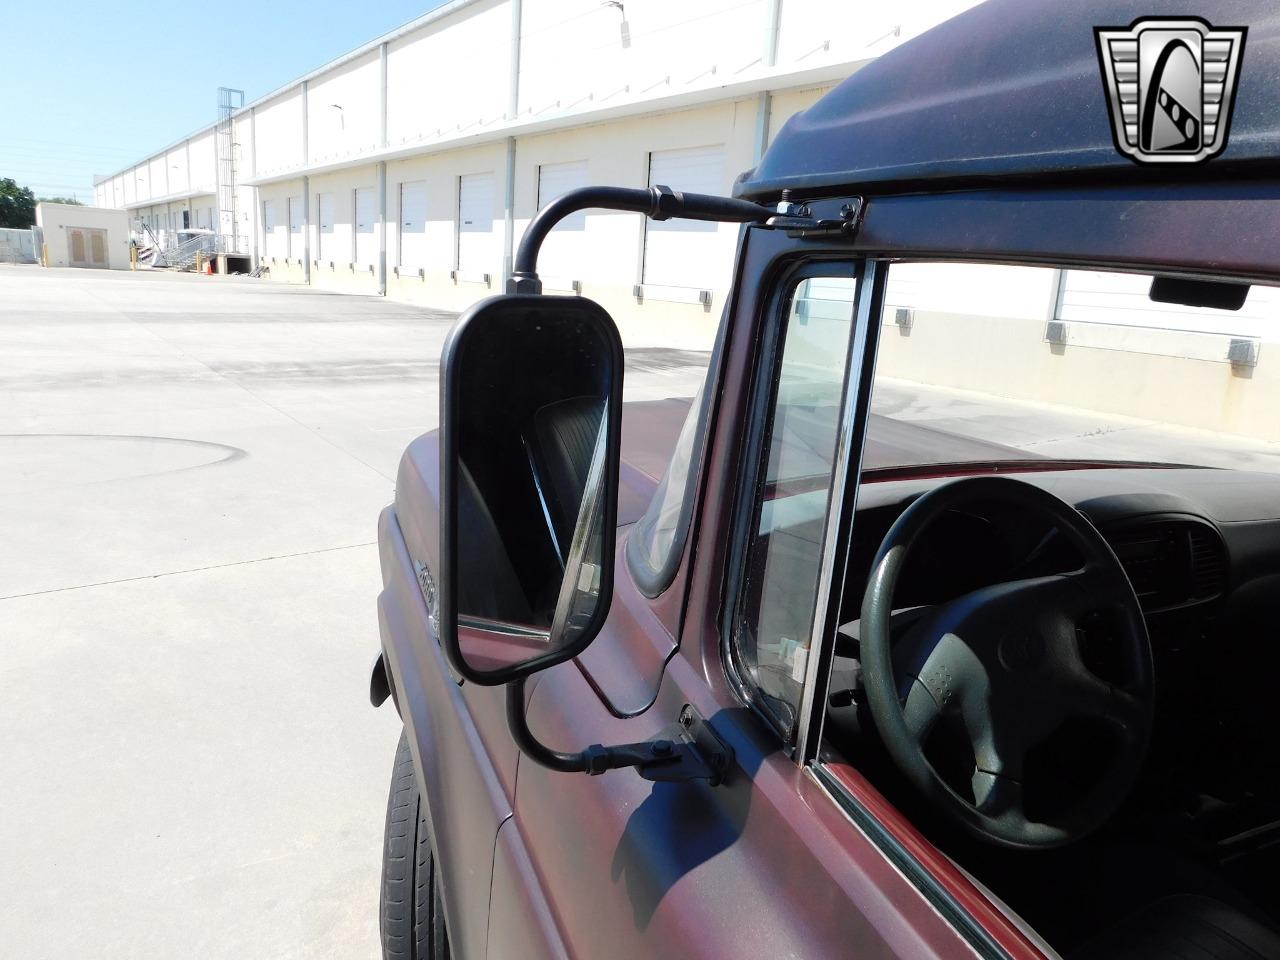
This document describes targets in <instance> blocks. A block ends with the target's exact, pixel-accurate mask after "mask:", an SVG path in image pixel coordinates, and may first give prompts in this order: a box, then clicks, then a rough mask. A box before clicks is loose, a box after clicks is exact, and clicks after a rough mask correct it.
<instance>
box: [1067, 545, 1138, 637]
mask: <svg viewBox="0 0 1280 960" xmlns="http://www.w3.org/2000/svg"><path fill="white" fill-rule="evenodd" d="M1062 583H1063V586H1064V587H1065V589H1064V590H1063V591H1062V596H1061V604H1062V609H1063V611H1064V612H1065V613H1067V614H1068V615H1069V616H1071V617H1072V618H1073V620H1075V621H1077V622H1078V621H1080V620H1082V619H1084V618H1085V617H1087V616H1089V614H1092V613H1097V612H1099V611H1101V610H1111V609H1115V608H1117V607H1122V606H1124V605H1125V604H1126V603H1132V602H1133V590H1132V588H1131V587H1130V586H1129V581H1128V579H1127V578H1126V576H1125V574H1124V571H1123V569H1120V568H1119V566H1118V564H1117V565H1115V567H1114V568H1113V566H1112V565H1109V564H1104V563H1102V562H1100V561H1098V560H1090V561H1089V562H1088V563H1086V564H1085V565H1084V567H1083V568H1082V569H1080V570H1076V571H1075V572H1073V573H1068V574H1064V575H1063V578H1062Z"/></svg>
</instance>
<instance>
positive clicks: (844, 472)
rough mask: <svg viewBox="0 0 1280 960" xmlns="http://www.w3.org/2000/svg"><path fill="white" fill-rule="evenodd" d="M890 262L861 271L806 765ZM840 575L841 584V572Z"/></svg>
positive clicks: (805, 702) (816, 732)
mask: <svg viewBox="0 0 1280 960" xmlns="http://www.w3.org/2000/svg"><path fill="white" fill-rule="evenodd" d="M886 266H887V265H886V264H884V263H881V262H879V261H876V260H866V261H864V262H863V264H862V269H861V270H860V271H859V276H858V286H857V298H858V299H857V313H856V315H855V317H854V324H853V330H852V331H851V332H850V341H849V363H848V365H847V367H846V368H845V369H846V373H845V388H844V399H843V400H842V410H841V418H840V419H841V423H840V434H839V436H838V437H837V439H836V450H835V457H834V460H833V470H832V475H831V485H830V491H831V492H830V494H829V500H828V507H827V525H826V529H825V530H824V531H823V535H822V564H821V567H820V570H819V573H818V595H817V598H816V603H815V604H814V611H813V626H812V630H811V632H810V634H809V655H808V660H807V662H806V663H805V675H804V688H803V690H802V692H801V695H800V712H799V714H798V716H797V724H796V728H797V729H796V751H795V756H796V761H797V762H799V763H801V764H804V763H808V762H809V761H811V760H813V759H814V758H816V757H817V755H818V745H819V744H820V743H821V741H822V724H823V719H824V717H825V715H826V700H827V693H826V691H827V680H828V676H829V673H830V670H829V669H828V668H829V664H830V660H831V658H830V655H829V651H828V650H827V647H828V645H829V644H830V643H831V642H832V639H833V637H834V636H835V630H836V627H837V626H839V624H838V623H836V622H835V621H837V620H839V618H840V602H841V600H842V598H843V584H844V577H843V572H844V568H845V565H846V564H847V562H848V552H849V551H848V547H849V540H850V537H849V532H850V529H851V528H852V526H853V515H854V511H855V509H856V508H857V483H858V476H859V474H860V473H861V471H862V450H863V446H864V443H863V441H864V439H865V436H866V430H867V417H866V409H865V408H866V403H865V402H864V401H865V400H866V399H867V398H868V397H869V395H870V390H871V378H872V376H873V374H874V369H875V342H874V338H873V334H875V333H877V332H878V330H879V319H880V306H881V301H882V300H883V293H884V275H885V273H886V272H887V271H886ZM837 576H839V577H840V586H839V587H837V585H836V577H837Z"/></svg>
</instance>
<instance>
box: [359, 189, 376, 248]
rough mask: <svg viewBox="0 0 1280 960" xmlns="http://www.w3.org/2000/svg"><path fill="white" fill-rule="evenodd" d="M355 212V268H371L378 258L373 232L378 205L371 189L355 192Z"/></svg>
mask: <svg viewBox="0 0 1280 960" xmlns="http://www.w3.org/2000/svg"><path fill="white" fill-rule="evenodd" d="M355 212H356V216H355V227H356V245H355V264H356V266H357V267H371V266H373V264H374V261H375V260H377V258H378V236H377V234H376V233H375V232H374V228H375V227H376V226H377V223H378V203H377V195H376V194H375V193H374V190H373V188H372V187H360V188H359V189H358V190H356V192H355Z"/></svg>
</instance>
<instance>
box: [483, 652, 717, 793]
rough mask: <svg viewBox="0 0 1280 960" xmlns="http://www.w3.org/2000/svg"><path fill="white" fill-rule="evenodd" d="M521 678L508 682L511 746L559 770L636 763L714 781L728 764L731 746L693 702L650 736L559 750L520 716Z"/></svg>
mask: <svg viewBox="0 0 1280 960" xmlns="http://www.w3.org/2000/svg"><path fill="white" fill-rule="evenodd" d="M524 681H525V678H524V677H521V678H520V679H518V680H513V681H512V682H511V683H509V684H507V726H508V727H510V729H511V737H512V739H513V740H515V742H516V746H518V747H519V748H520V751H521V752H522V753H523V754H524V755H525V756H527V757H528V758H529V759H531V760H533V761H534V762H536V763H539V764H541V765H542V766H544V767H548V768H550V769H552V770H558V771H560V772H561V773H585V774H587V775H588V776H593V777H595V776H599V775H600V774H602V773H606V772H607V771H609V770H621V769H623V768H625V767H635V769H636V772H637V773H639V774H640V776H642V777H644V778H645V779H646V780H652V781H655V782H662V783H687V782H689V781H692V780H705V781H707V783H708V784H710V785H711V786H713V787H715V786H719V785H720V784H722V783H724V782H725V780H726V779H727V778H728V776H729V771H730V770H732V769H733V748H732V747H730V746H729V745H728V744H727V743H725V742H724V741H723V740H721V739H720V737H719V736H718V735H717V734H716V732H715V730H713V729H712V728H711V725H710V724H709V723H707V721H706V720H704V719H703V717H702V716H701V714H699V713H698V711H696V710H695V709H694V708H693V707H692V706H690V705H689V704H685V705H684V707H683V709H681V711H680V718H679V720H677V721H676V722H675V723H673V724H671V725H670V726H669V727H665V728H664V729H663V730H662V731H661V732H660V733H659V734H658V736H656V737H655V738H654V739H652V740H647V741H644V742H641V743H623V744H618V745H616V746H608V747H607V746H604V745H602V744H599V743H594V744H592V745H591V746H589V747H587V748H586V749H585V750H582V751H579V752H578V753H562V752H560V751H558V750H552V749H551V748H550V747H548V746H546V745H545V744H543V743H541V742H540V741H539V740H538V739H537V738H536V737H534V735H533V731H531V730H530V729H529V725H528V722H527V720H526V718H525V698H524Z"/></svg>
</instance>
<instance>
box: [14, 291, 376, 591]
mask: <svg viewBox="0 0 1280 960" xmlns="http://www.w3.org/2000/svg"><path fill="white" fill-rule="evenodd" d="M90 295H91V296H93V297H94V298H95V299H96V300H98V301H99V302H100V303H102V304H103V305H104V306H106V307H107V309H109V310H111V311H112V312H114V313H118V314H119V315H120V316H122V317H124V318H125V319H126V320H128V321H129V322H130V323H133V324H136V325H137V326H139V327H141V328H142V329H143V330H145V331H146V332H147V333H148V334H149V335H150V336H152V337H154V338H155V339H156V340H159V341H160V342H161V343H163V344H164V345H165V346H166V347H168V348H169V349H170V350H173V351H174V352H175V353H177V354H178V356H180V357H183V358H185V359H186V360H188V361H190V362H191V363H195V364H198V365H199V366H201V367H203V368H204V369H206V370H208V371H209V372H210V373H212V374H213V375H214V376H215V377H217V378H218V379H220V380H225V381H226V382H227V383H229V384H231V385H232V386H233V387H236V388H237V389H239V390H241V391H243V392H244V393H247V394H248V395H249V396H251V397H253V399H254V400H256V401H258V403H260V404H262V405H263V406H264V407H267V408H269V409H271V410H274V411H275V412H276V413H278V414H280V416H282V417H284V418H285V419H286V420H289V421H292V422H293V423H295V424H297V425H298V426H300V427H302V429H303V430H306V431H307V432H308V433H310V434H311V435H313V436H315V437H317V438H319V439H320V440H323V441H324V442H325V443H327V444H329V446H331V447H333V449H335V450H337V451H339V452H341V453H343V454H345V455H346V456H348V457H350V458H351V459H352V460H354V461H355V462H356V463H358V464H360V465H361V466H362V467H365V468H366V469H368V470H371V471H372V472H373V473H376V474H377V475H378V476H379V477H381V478H382V479H383V480H391V481H394V479H395V478H393V477H390V476H388V475H387V474H385V473H383V472H382V471H381V470H379V469H378V468H377V467H375V466H373V465H372V464H370V463H367V462H365V461H364V460H361V459H360V458H359V457H357V456H356V455H355V454H354V453H352V452H351V451H350V450H347V449H346V448H345V447H342V446H340V445H339V444H337V443H335V442H334V441H333V440H331V439H329V438H328V437H326V436H325V435H324V434H323V433H321V432H320V431H319V430H317V429H316V428H315V427H312V426H310V425H308V424H306V423H303V422H302V421H301V420H299V419H298V418H297V417H295V416H293V415H292V414H290V413H288V412H287V411H285V410H281V409H280V408H279V407H277V406H276V405H275V404H273V403H272V402H271V401H270V400H267V399H265V398H263V397H260V396H258V394H256V393H254V392H253V391H252V390H250V389H249V388H248V387H246V386H245V385H244V384H243V383H241V382H240V381H239V380H236V379H234V378H232V377H229V376H227V375H226V374H225V373H223V372H222V371H221V370H218V369H217V368H216V367H211V366H210V365H209V364H207V363H205V362H204V361H203V360H201V359H200V358H199V357H196V356H193V355H192V354H190V353H188V352H187V351H186V350H183V349H182V347H180V346H178V345H177V344H175V343H174V342H173V341H171V340H169V339H168V338H167V337H164V336H161V335H160V334H159V333H157V332H156V331H155V330H153V329H151V326H150V325H149V324H148V323H147V322H146V321H144V320H139V319H137V318H136V317H134V316H132V315H131V314H130V313H129V312H128V311H126V310H120V309H117V308H116V307H114V306H113V305H111V304H110V303H108V302H107V300H106V299H105V298H104V297H103V296H102V294H101V293H98V292H96V291H95V292H92V293H91V294H90ZM7 599H9V598H8V597H0V600H7Z"/></svg>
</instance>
